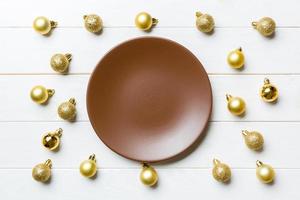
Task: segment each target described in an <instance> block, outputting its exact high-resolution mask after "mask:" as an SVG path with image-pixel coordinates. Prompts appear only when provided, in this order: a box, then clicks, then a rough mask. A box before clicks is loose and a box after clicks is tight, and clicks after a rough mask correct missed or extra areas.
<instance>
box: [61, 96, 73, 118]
mask: <svg viewBox="0 0 300 200" xmlns="http://www.w3.org/2000/svg"><path fill="white" fill-rule="evenodd" d="M75 105H76V102H75V99H74V98H71V99H70V100H69V101H66V102H63V103H62V104H60V105H59V107H58V109H57V113H58V115H59V116H60V117H61V118H62V119H64V120H68V121H73V120H74V119H75V117H76V107H75Z"/></svg>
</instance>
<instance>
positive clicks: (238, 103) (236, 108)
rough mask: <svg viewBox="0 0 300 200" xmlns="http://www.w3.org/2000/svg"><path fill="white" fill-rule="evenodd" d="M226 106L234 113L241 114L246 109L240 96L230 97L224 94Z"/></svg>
mask: <svg viewBox="0 0 300 200" xmlns="http://www.w3.org/2000/svg"><path fill="white" fill-rule="evenodd" d="M226 100H227V108H228V110H229V111H230V112H231V113H232V114H234V115H242V114H244V113H245V111H246V103H245V101H244V100H243V99H242V98H240V97H232V96H231V95H229V94H226Z"/></svg>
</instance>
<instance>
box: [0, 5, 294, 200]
mask: <svg viewBox="0 0 300 200" xmlns="http://www.w3.org/2000/svg"><path fill="white" fill-rule="evenodd" d="M299 7H300V1H299V0H285V1H283V0H276V1H274V0H252V1H241V0H239V1H238V0H209V1H208V0H198V1H194V0H185V1H183V0H164V1H155V0H131V1H125V0H123V1H119V0H85V1H80V0H78V1H71V0H63V1H61V0H52V1H37V0H27V1H20V0H2V1H0V10H1V12H0V16H1V17H0V35H1V37H0V53H1V54H0V58H1V63H0V102H1V103H0V132H1V134H0V188H1V197H2V198H3V199H12V200H18V199H24V198H25V199H32V200H38V199H45V200H47V199H49V200H50V199H51V200H52V199H64V200H68V199H72V200H74V199H87V200H88V199H95V198H102V199H107V200H109V199H125V200H127V199H128V200H129V199H146V200H147V199H157V200H159V199H174V200H177V199H178V200H179V199H199V198H203V199H212V200H214V199H225V200H226V199H230V200H234V199H239V200H240V199H245V200H250V199H251V200H252V199H257V200H266V199H272V200H282V199H289V200H298V199H299V198H300V194H299V192H298V187H299V184H300V183H299V180H300V161H299V159H298V157H299V152H300V146H299V139H300V137H299V134H298V132H299V130H300V115H299V113H300V96H299V91H300V67H299V63H300V57H299V53H300V39H299V33H300V21H299ZM198 10H200V11H202V12H204V13H209V14H211V15H213V17H214V18H215V22H216V28H215V32H214V34H212V35H206V34H202V33H200V32H199V31H197V30H196V28H195V26H194V24H195V11H198ZM140 11H147V12H149V13H151V14H152V15H153V17H156V18H158V19H159V24H158V25H157V26H156V27H155V28H154V29H153V30H152V31H151V32H150V33H144V32H141V31H139V30H137V29H136V28H135V27H134V23H133V21H134V17H135V15H136V14H137V13H138V12H140ZM88 13H96V14H99V15H100V16H101V17H102V19H103V21H104V30H103V32H102V34H100V35H93V34H90V33H89V32H87V31H86V30H85V29H84V28H83V19H82V16H83V15H84V14H88ZM39 15H44V16H47V17H49V18H50V19H53V20H56V21H58V23H59V26H58V28H56V29H55V30H54V31H53V33H52V34H51V36H50V37H42V36H40V35H38V34H36V33H35V32H34V31H33V30H32V28H31V26H32V21H33V19H34V18H35V17H36V16H39ZM263 16H270V17H272V18H274V19H275V21H276V23H277V25H278V28H277V29H276V35H275V37H273V38H271V39H269V38H264V37H262V36H261V35H259V33H257V31H255V30H253V28H252V27H251V22H252V21H253V20H257V19H259V18H261V17H263ZM140 36H159V37H166V38H169V39H172V40H174V41H177V42H179V43H180V44H182V45H184V46H185V47H187V48H188V49H189V50H191V51H192V52H193V53H194V54H195V55H196V56H197V57H198V58H199V60H200V61H201V62H202V64H203V65H204V67H205V69H206V71H207V72H208V74H209V78H210V80H211V84H212V88H213V96H214V107H213V114H212V117H211V122H210V124H209V127H208V129H207V134H206V136H205V137H204V138H203V139H202V141H201V143H200V144H199V146H198V147H197V148H195V149H194V151H192V152H191V153H190V154H189V156H187V157H185V158H183V159H180V160H177V161H176V162H169V163H164V164H159V165H155V167H156V169H157V171H158V173H159V178H160V180H159V185H158V187H156V188H154V189H149V188H147V187H144V186H143V185H142V184H141V183H140V182H139V180H138V175H139V171H140V164H139V163H136V162H132V161H129V160H126V159H124V158H122V157H120V156H118V155H117V154H115V153H113V152H112V151H110V150H109V149H108V148H107V147H106V146H105V145H104V144H103V143H102V142H101V141H100V140H99V139H98V138H97V136H96V134H95V133H94V130H93V129H92V127H91V125H90V123H89V121H88V116H87V113H86V107H85V95H86V87H87V83H88V79H89V77H90V74H91V72H92V71H93V69H94V66H95V65H96V64H97V62H98V61H99V60H100V58H101V57H103V56H104V55H105V53H106V52H107V51H108V50H109V49H111V48H113V47H114V46H115V45H117V44H119V43H120V42H122V41H124V40H128V39H131V38H134V37H140ZM240 46H241V47H242V48H243V51H244V53H245V55H246V66H245V68H244V69H243V70H241V71H236V70H233V69H231V68H230V67H229V66H228V65H227V63H226V56H227V53H228V52H229V51H230V50H232V49H235V48H238V47H240ZM58 52H61V53H65V52H66V53H67V52H68V53H72V54H73V60H72V62H71V66H70V74H69V75H66V76H62V75H58V74H56V73H54V72H53V71H52V70H51V68H50V66H49V60H50V57H51V56H52V55H53V54H54V53H58ZM265 77H268V78H270V80H271V82H273V83H274V84H275V85H276V86H278V88H279V91H280V97H279V101H278V102H277V104H267V103H264V102H263V101H262V100H261V99H260V98H259V95H258V91H259V88H260V87H261V86H262V84H263V79H264V78H265ZM37 84H41V85H44V86H46V87H49V88H54V89H55V90H56V94H55V95H54V96H53V97H52V98H51V100H50V101H49V104H48V105H46V106H39V105H36V104H34V103H33V102H32V101H31V100H30V97H29V91H30V89H31V88H32V87H33V86H34V85H37ZM226 93H230V94H232V95H237V96H241V97H243V98H244V99H245V100H246V103H247V113H246V115H245V117H243V118H239V117H234V116H232V115H231V114H230V113H229V112H228V111H227V109H226V101H225V94H226ZM70 97H75V98H76V99H77V109H78V118H77V122H75V123H67V122H64V121H62V120H60V119H59V118H58V116H57V114H56V109H57V106H58V105H59V103H61V102H63V101H66V100H68V98H70ZM59 127H61V128H63V129H64V133H63V136H62V146H61V149H60V151H58V152H56V153H53V152H49V151H47V150H46V149H43V147H42V146H41V136H42V134H43V133H45V132H46V131H51V130H55V129H57V128H59ZM242 129H249V130H257V131H260V132H261V133H262V134H263V135H264V137H265V147H264V150H263V151H261V152H253V151H251V150H249V149H247V147H246V146H245V144H244V142H243V138H242V136H241V130H242ZM91 153H96V155H97V162H98V165H99V170H100V171H99V173H98V176H97V178H96V179H94V180H88V179H85V178H83V177H82V176H80V175H79V172H78V165H79V163H80V162H81V161H82V160H84V159H86V158H87V157H88V156H89V155H90V154H91ZM214 157H216V158H219V159H220V160H222V161H224V162H226V163H227V164H229V165H230V166H231V167H232V169H233V170H232V172H233V177H232V181H231V183H230V184H226V185H224V184H219V183H217V182H216V181H215V180H214V179H213V178H212V177H211V167H212V159H213V158H214ZM47 158H51V159H52V161H53V171H52V172H53V177H52V180H51V182H50V183H48V184H46V185H43V184H40V183H37V182H35V181H33V180H32V178H31V168H32V167H33V166H34V165H35V164H37V163H40V162H43V161H45V160H46V159H47ZM257 159H260V160H262V161H264V162H266V163H269V164H271V165H273V166H274V167H275V170H276V173H277V178H276V181H275V183H274V184H272V185H264V184H261V183H259V182H258V180H257V179H256V177H255V161H256V160H257Z"/></svg>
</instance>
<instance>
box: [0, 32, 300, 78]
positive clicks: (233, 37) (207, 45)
mask: <svg viewBox="0 0 300 200" xmlns="http://www.w3.org/2000/svg"><path fill="white" fill-rule="evenodd" d="M299 34H300V29H299V28H297V29H286V28H284V29H278V31H277V33H276V37H274V38H273V39H268V38H264V37H261V36H260V35H259V34H258V33H257V32H256V31H254V30H252V29H251V28H221V29H220V28H217V29H216V31H215V33H214V34H213V35H210V36H208V35H203V34H201V33H199V32H198V31H197V30H196V29H194V28H156V29H154V30H153V31H152V32H151V33H149V34H148V33H144V32H141V31H139V30H136V29H135V28H106V29H105V30H104V31H103V33H102V34H101V35H99V36H96V35H92V34H90V33H88V32H86V31H85V30H84V29H81V28H61V29H58V30H56V31H55V33H53V35H52V36H51V37H49V38H45V37H42V36H40V35H38V34H35V33H34V32H33V30H31V29H30V28H21V29H14V28H5V29H1V35H2V37H0V44H1V48H2V49H3V51H2V52H1V53H2V54H1V67H0V74H7V73H8V74H11V73H13V74H14V73H17V74H20V73H27V74H28V73H29V74H32V73H34V74H41V73H55V72H54V71H53V70H52V68H51V67H50V64H49V62H50V58H51V56H52V55H53V54H55V53H67V52H69V53H72V54H73V60H72V62H71V66H70V73H73V74H74V73H91V72H92V71H93V69H94V67H95V66H96V64H97V63H98V61H99V60H100V59H101V58H102V57H103V56H104V55H105V53H106V52H107V51H109V50H110V49H111V48H113V47H114V46H116V45H117V44H119V43H121V42H123V41H125V40H128V39H131V38H135V37H140V36H158V37H165V38H169V39H171V40H174V41H177V42H178V43H180V44H182V45H184V46H185V47H187V48H188V49H189V50H190V51H192V52H193V53H194V54H195V55H196V56H197V57H198V59H199V60H200V61H201V62H202V64H203V65H204V67H205V69H206V71H207V72H208V73H209V74H299V73H300V68H299V66H298V63H300V57H299V56H297V55H298V54H299V52H300V45H297V44H300V39H299ZM240 46H241V47H242V48H243V51H244V53H245V56H246V65H245V67H244V69H243V70H234V69H232V68H230V67H229V66H228V64H227V61H226V57H227V54H228V53H229V52H230V51H231V50H234V49H236V48H238V47H240Z"/></svg>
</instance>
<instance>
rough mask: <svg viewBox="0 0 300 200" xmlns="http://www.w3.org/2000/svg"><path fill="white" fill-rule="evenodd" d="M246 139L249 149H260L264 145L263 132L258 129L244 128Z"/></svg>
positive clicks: (243, 132)
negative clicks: (248, 129)
mask: <svg viewBox="0 0 300 200" xmlns="http://www.w3.org/2000/svg"><path fill="white" fill-rule="evenodd" d="M242 134H243V136H244V139H245V144H246V145H247V147H248V148H249V149H252V150H260V149H262V148H263V145H264V138H263V136H262V134H260V133H259V132H257V131H247V130H242Z"/></svg>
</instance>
